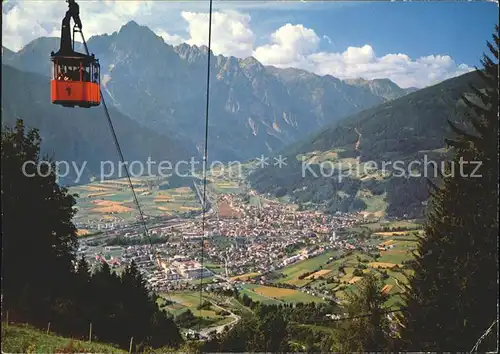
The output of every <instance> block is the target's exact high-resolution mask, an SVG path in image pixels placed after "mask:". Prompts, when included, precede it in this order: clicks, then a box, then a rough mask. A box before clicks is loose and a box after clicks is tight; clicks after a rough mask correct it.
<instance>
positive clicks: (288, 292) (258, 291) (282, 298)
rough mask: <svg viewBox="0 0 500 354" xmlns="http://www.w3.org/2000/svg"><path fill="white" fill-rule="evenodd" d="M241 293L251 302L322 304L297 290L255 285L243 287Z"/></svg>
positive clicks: (320, 300) (316, 298)
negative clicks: (250, 299)
mask: <svg viewBox="0 0 500 354" xmlns="http://www.w3.org/2000/svg"><path fill="white" fill-rule="evenodd" d="M242 292H243V293H245V294H247V295H248V296H249V297H250V298H252V300H255V301H261V302H263V303H266V304H275V303H284V302H287V303H298V302H302V303H309V302H323V300H322V299H320V298H318V297H315V296H312V295H309V294H306V293H304V292H302V291H299V290H294V289H286V288H275V287H272V286H264V285H257V284H245V285H243V291H242Z"/></svg>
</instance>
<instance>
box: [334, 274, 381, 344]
mask: <svg viewBox="0 0 500 354" xmlns="http://www.w3.org/2000/svg"><path fill="white" fill-rule="evenodd" d="M356 288H357V289H356V291H355V292H352V293H347V296H348V305H347V315H348V317H358V318H353V319H350V320H346V321H344V323H343V324H342V327H340V328H339V329H338V330H337V338H336V343H335V347H336V348H335V350H336V351H340V352H343V353H349V352H351V353H352V352H364V351H369V352H379V351H384V350H387V349H388V347H389V321H388V319H387V317H386V314H385V313H384V311H385V308H384V302H385V301H386V300H387V295H385V294H384V293H383V292H382V287H381V284H380V282H379V280H378V279H377V278H376V277H375V276H374V275H373V274H367V275H365V276H364V277H363V279H362V280H361V281H360V282H358V283H357V286H356ZM365 315H370V316H366V317H361V316H365Z"/></svg>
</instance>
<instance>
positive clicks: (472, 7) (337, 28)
mask: <svg viewBox="0 0 500 354" xmlns="http://www.w3.org/2000/svg"><path fill="white" fill-rule="evenodd" d="M346 5H348V6H346ZM280 16H283V19H284V20H285V21H293V22H296V23H302V24H304V26H306V27H309V28H314V30H315V31H316V32H317V33H321V34H326V35H328V36H329V37H330V38H331V40H332V42H333V49H334V50H344V49H345V48H347V47H348V46H362V45H364V44H366V43H368V44H370V45H372V46H373V47H374V48H376V52H377V53H379V52H380V54H385V53H396V52H400V53H405V54H408V55H409V56H410V57H420V56H427V55H431V54H444V55H450V56H452V57H453V58H454V59H455V60H456V61H457V62H460V63H465V64H469V65H475V64H479V61H478V58H479V57H480V55H481V53H482V52H483V51H484V50H485V49H486V43H485V41H486V40H491V35H492V33H493V30H494V26H495V24H497V23H498V7H497V5H496V4H494V3H491V2H475V3H469V2H442V3H439V2H433V3H424V2H404V3H403V2H396V3H390V2H381V3H380V2H377V3H374V2H357V3H355V4H345V3H344V4H335V3H330V4H328V3H326V4H325V3H317V4H314V5H313V6H311V10H310V11H293V12H290V14H288V15H285V14H283V12H282V11H260V12H256V13H255V15H254V16H252V21H253V19H255V20H256V21H257V22H260V21H262V22H265V21H273V20H274V21H273V22H279V21H280ZM266 27H267V26H266ZM271 30H272V27H271V26H269V27H267V28H264V29H263V30H261V31H262V32H263V33H266V32H267V33H269V32H270V31H271ZM324 49H325V50H327V49H331V48H328V47H325V48H324Z"/></svg>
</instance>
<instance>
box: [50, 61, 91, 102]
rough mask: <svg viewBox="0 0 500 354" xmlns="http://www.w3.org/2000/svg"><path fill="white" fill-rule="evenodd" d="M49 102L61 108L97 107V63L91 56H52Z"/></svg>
mask: <svg viewBox="0 0 500 354" xmlns="http://www.w3.org/2000/svg"><path fill="white" fill-rule="evenodd" d="M51 61H52V62H53V67H52V79H51V82H50V85H51V100H52V103H53V104H58V105H61V106H63V107H75V106H78V107H83V108H90V107H94V106H99V104H100V103H101V95H100V75H99V62H98V60H97V59H95V57H94V56H93V55H92V56H90V55H85V54H82V53H78V52H73V53H72V54H71V56H58V55H54V54H53V55H52V58H51Z"/></svg>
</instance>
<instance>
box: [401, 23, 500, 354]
mask: <svg viewBox="0 0 500 354" xmlns="http://www.w3.org/2000/svg"><path fill="white" fill-rule="evenodd" d="M493 38H494V44H493V45H492V44H491V43H488V48H489V49H490V51H491V53H492V54H493V55H494V57H495V59H496V60H497V62H496V63H495V62H494V61H493V60H495V59H493V60H492V59H491V58H489V57H488V56H487V55H484V57H483V60H482V64H483V66H484V69H483V70H479V71H477V74H478V75H479V76H480V77H481V78H482V79H483V82H484V87H483V88H481V89H478V88H476V87H471V91H472V94H469V95H464V96H463V102H464V104H465V106H466V110H467V112H466V118H467V122H468V123H470V124H467V127H465V128H459V127H457V126H456V125H454V124H452V123H451V122H450V125H451V127H452V129H453V131H454V132H455V133H456V135H457V138H456V139H454V140H447V143H448V145H449V146H450V147H452V148H453V149H454V153H455V156H454V158H453V160H452V161H451V162H450V163H449V164H448V166H447V168H446V170H445V173H443V177H442V179H441V180H442V183H441V186H439V187H438V186H436V185H434V184H431V185H432V198H431V209H430V212H429V215H428V217H427V221H426V225H425V236H424V237H422V238H421V239H420V240H419V244H418V248H417V252H416V253H417V254H416V257H415V261H414V262H413V269H414V271H415V273H414V275H413V276H412V277H411V278H410V282H409V286H408V288H407V291H406V293H405V301H406V304H407V307H408V309H407V312H405V314H404V317H403V318H402V321H401V322H402V326H403V328H402V330H401V337H402V338H401V339H402V343H401V345H402V349H404V350H429V351H464V350H470V349H472V347H473V346H474V344H475V343H476V341H477V339H478V338H479V337H480V336H481V334H482V333H483V332H484V331H485V330H486V329H487V328H488V327H489V326H490V325H491V323H492V322H493V321H494V319H495V318H496V314H497V308H496V301H497V298H498V290H497V274H496V272H497V265H498V253H497V251H498V244H497V237H498V46H499V39H498V26H496V33H495V34H494V35H493ZM460 161H466V162H469V161H477V162H479V163H480V166H479V168H478V169H477V170H476V167H477V164H476V163H467V164H462V166H461V165H460ZM476 176H480V177H476ZM488 340H489V342H488V343H486V342H485V346H484V347H480V348H479V350H481V349H483V350H486V349H494V348H495V344H496V338H495V335H494V334H493V333H492V334H490V337H489V339H488Z"/></svg>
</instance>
